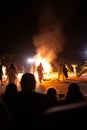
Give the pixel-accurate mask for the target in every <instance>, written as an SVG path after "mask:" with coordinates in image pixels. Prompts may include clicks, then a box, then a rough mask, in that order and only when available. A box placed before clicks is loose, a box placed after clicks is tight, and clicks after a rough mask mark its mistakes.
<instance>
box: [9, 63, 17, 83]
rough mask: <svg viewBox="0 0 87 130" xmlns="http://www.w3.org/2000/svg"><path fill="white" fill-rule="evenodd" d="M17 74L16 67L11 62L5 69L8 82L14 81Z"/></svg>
mask: <svg viewBox="0 0 87 130" xmlns="http://www.w3.org/2000/svg"><path fill="white" fill-rule="evenodd" d="M17 75H18V73H17V67H16V65H15V64H14V63H12V64H11V65H10V67H9V68H8V70H7V78H8V80H9V83H16V80H17Z"/></svg>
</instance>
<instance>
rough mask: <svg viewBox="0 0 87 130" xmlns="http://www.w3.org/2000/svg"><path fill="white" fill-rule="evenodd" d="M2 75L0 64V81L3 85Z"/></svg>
mask: <svg viewBox="0 0 87 130" xmlns="http://www.w3.org/2000/svg"><path fill="white" fill-rule="evenodd" d="M2 76H3V71H2V66H1V65H0V82H1V85H3V82H2Z"/></svg>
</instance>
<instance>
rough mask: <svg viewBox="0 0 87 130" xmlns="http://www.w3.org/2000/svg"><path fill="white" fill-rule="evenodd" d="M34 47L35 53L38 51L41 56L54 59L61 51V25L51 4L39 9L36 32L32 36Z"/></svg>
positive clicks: (62, 40) (62, 41)
mask: <svg viewBox="0 0 87 130" xmlns="http://www.w3.org/2000/svg"><path fill="white" fill-rule="evenodd" d="M33 43H34V45H35V47H36V55H37V54H38V53H40V56H41V57H42V58H47V59H49V62H52V61H53V60H55V59H56V58H57V56H58V54H59V53H60V52H62V51H63V44H64V36H63V33H62V25H61V24H60V22H59V21H58V20H57V19H56V15H55V10H54V9H53V7H52V6H51V5H45V6H43V7H42V8H41V10H40V18H39V22H38V32H37V34H35V35H34V37H33Z"/></svg>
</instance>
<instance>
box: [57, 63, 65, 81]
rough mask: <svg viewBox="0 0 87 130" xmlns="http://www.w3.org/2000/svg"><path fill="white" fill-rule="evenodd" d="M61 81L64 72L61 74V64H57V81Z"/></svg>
mask: <svg viewBox="0 0 87 130" xmlns="http://www.w3.org/2000/svg"><path fill="white" fill-rule="evenodd" d="M60 80H63V81H64V72H63V64H62V63H59V65H58V81H60Z"/></svg>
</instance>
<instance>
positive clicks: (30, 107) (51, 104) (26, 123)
mask: <svg viewBox="0 0 87 130" xmlns="http://www.w3.org/2000/svg"><path fill="white" fill-rule="evenodd" d="M13 66H14V65H13V64H12V66H11V67H12V68H13V69H14V67H13ZM14 71H15V73H16V74H17V71H16V70H15V69H14ZM11 73H12V72H11ZM12 79H14V77H13V75H12ZM12 79H11V80H10V79H9V80H10V81H11V82H9V83H8V85H7V86H6V90H5V93H4V94H2V95H1V102H0V123H1V124H0V128H3V129H6V130H7V129H15V130H16V129H25V130H26V129H37V128H38V129H41V128H44V129H45V128H47V124H49V126H52V124H53V122H52V121H53V120H50V116H49V115H50V114H49V113H51V114H52V113H54V115H55V113H56V108H57V110H58V111H59V109H60V107H61V109H60V113H61V111H62V109H66V108H65V106H66V105H71V106H73V104H76V103H82V102H83V104H82V106H80V107H83V106H85V105H84V104H85V103H84V102H85V97H84V96H83V94H82V93H81V91H80V88H79V86H78V84H76V83H71V84H70V85H69V87H68V92H67V94H66V95H65V97H63V95H60V94H58V93H57V91H56V89H55V88H52V87H50V88H49V89H48V90H47V93H46V94H43V93H39V92H36V91H35V90H36V80H35V77H34V74H31V73H24V74H23V75H22V77H21V81H20V85H21V91H19V92H18V91H17V85H16V84H15V83H14V82H13V81H12ZM61 99H62V100H61ZM68 107H70V106H68ZM78 107H79V104H78V105H77V107H76V108H78ZM51 108H53V110H51ZM72 108H73V107H72ZM67 109H68V108H67ZM86 110H87V106H86ZM46 113H47V114H46ZM62 113H63V112H62ZM71 113H73V111H72V112H71ZM80 113H81V110H80ZM56 115H57V114H56ZM57 116H58V115H57ZM67 116H68V115H66V118H67ZM59 117H61V118H59V119H57V120H56V121H61V123H64V122H62V120H61V119H62V118H64V119H66V118H65V116H63V115H62V114H61V116H60V114H59ZM51 118H52V119H54V121H55V118H54V116H53V115H52V117H51ZM71 118H72V117H71ZM71 118H70V117H69V120H70V119H71ZM46 121H47V122H46ZM58 123H59V122H58ZM58 125H59V124H58ZM61 127H62V126H61ZM48 128H51V127H48ZM54 129H55V128H54Z"/></svg>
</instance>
